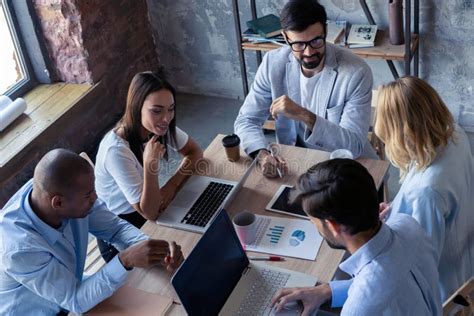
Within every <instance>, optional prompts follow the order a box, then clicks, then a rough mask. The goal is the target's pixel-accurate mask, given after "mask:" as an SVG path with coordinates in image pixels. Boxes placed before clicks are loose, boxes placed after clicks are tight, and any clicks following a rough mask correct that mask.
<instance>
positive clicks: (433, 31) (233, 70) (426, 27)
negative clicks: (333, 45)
mask: <svg viewBox="0 0 474 316" xmlns="http://www.w3.org/2000/svg"><path fill="white" fill-rule="evenodd" d="M367 2H368V4H369V7H370V9H371V11H372V13H373V16H374V18H375V20H376V22H377V24H378V25H379V27H381V28H386V27H387V6H386V3H388V0H370V1H367ZM412 2H413V1H412ZM284 3H286V1H285V0H260V1H257V11H258V14H259V15H263V14H268V13H275V14H279V12H280V10H281V8H282V7H283V5H284ZM321 3H322V4H323V5H324V6H325V7H326V9H327V12H328V16H329V18H332V19H345V20H347V21H350V22H352V23H356V22H360V23H366V21H367V20H366V18H365V16H364V14H363V11H362V10H361V8H360V5H359V1H358V0H321ZM239 4H240V9H241V15H240V16H241V21H242V24H243V25H245V21H247V20H249V19H250V8H249V0H244V1H243V0H240V1H239ZM148 6H149V10H150V19H151V23H152V27H153V33H154V36H155V39H156V41H157V50H158V54H159V56H160V61H161V62H162V64H163V65H164V66H165V67H166V69H168V70H169V71H170V72H171V73H172V80H173V82H174V83H175V84H176V85H177V86H178V89H179V90H181V91H186V92H192V93H199V94H207V95H221V96H227V97H233V98H236V97H240V98H241V97H242V85H241V79H240V67H239V61H238V54H237V46H236V38H235V31H234V24H233V23H234V21H233V16H232V2H231V0H161V1H153V0H148ZM420 17H421V18H420V21H421V34H422V39H421V50H420V52H421V54H420V76H421V77H422V78H424V79H426V80H428V81H429V82H430V83H431V84H432V85H433V86H434V87H435V88H436V89H437V90H438V91H439V92H440V94H441V95H442V97H443V98H444V99H445V101H446V103H447V104H448V105H449V107H450V109H451V111H452V112H453V114H454V116H455V118H456V119H457V120H458V121H459V122H460V123H461V124H462V125H463V126H464V127H465V128H466V129H468V130H470V131H471V132H474V101H472V100H473V96H474V91H473V86H474V59H472V53H471V52H472V51H473V49H474V35H473V31H474V1H472V0H429V1H423V0H422V1H420ZM246 56H247V58H246V59H247V61H248V64H249V67H248V70H249V71H248V73H249V79H250V82H251V80H252V78H253V76H254V74H255V71H256V62H255V57H254V54H252V53H249V52H247V53H246ZM369 64H370V65H371V67H372V70H373V72H374V77H375V84H376V85H378V84H380V83H383V82H386V81H389V80H392V76H391V73H390V71H389V69H388V67H387V65H386V63H385V62H384V61H369ZM397 67H398V68H399V70H400V71H401V72H402V69H403V68H402V65H401V64H397Z"/></svg>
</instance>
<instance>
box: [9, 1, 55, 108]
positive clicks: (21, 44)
mask: <svg viewBox="0 0 474 316" xmlns="http://www.w3.org/2000/svg"><path fill="white" fill-rule="evenodd" d="M3 5H4V11H5V14H6V15H7V17H6V18H7V19H8V20H10V22H11V24H12V25H11V27H13V30H11V31H12V32H13V36H14V40H15V41H16V43H17V44H18V48H17V49H18V50H19V51H18V52H17V54H18V55H20V56H21V57H20V58H21V59H22V61H21V62H22V64H23V67H24V69H25V72H26V74H25V77H26V78H24V79H22V80H21V81H19V82H17V83H16V84H15V85H14V86H12V87H11V88H10V89H8V90H7V91H6V92H5V93H4V94H5V95H7V96H9V97H10V98H11V99H15V98H17V97H20V96H22V95H24V94H26V93H27V92H28V91H30V90H31V89H33V88H34V87H35V86H37V85H38V84H40V83H45V84H47V83H51V82H52V81H51V78H50V69H51V64H50V61H49V58H45V57H46V56H48V54H47V51H46V47H45V45H44V42H43V36H42V33H41V27H40V26H39V23H38V20H37V15H36V12H35V10H34V7H33V4H32V2H31V1H28V0H3Z"/></svg>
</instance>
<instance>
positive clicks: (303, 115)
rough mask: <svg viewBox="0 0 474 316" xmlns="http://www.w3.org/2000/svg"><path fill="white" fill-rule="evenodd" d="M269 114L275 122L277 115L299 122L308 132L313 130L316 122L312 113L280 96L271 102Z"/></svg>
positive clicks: (284, 96) (286, 97)
mask: <svg viewBox="0 0 474 316" xmlns="http://www.w3.org/2000/svg"><path fill="white" fill-rule="evenodd" d="M270 113H271V115H272V117H273V119H275V120H276V119H277V118H278V115H280V114H281V115H284V116H286V117H287V118H289V119H292V120H297V121H301V122H303V123H305V124H306V126H307V127H308V129H310V130H312V129H313V127H314V123H315V122H316V115H315V114H314V113H312V112H311V111H308V110H307V109H305V108H303V107H302V106H300V105H298V104H296V103H295V102H294V101H293V100H291V99H290V98H289V97H288V96H286V95H282V96H281V97H279V98H277V99H275V100H274V101H273V102H272V105H271V106H270Z"/></svg>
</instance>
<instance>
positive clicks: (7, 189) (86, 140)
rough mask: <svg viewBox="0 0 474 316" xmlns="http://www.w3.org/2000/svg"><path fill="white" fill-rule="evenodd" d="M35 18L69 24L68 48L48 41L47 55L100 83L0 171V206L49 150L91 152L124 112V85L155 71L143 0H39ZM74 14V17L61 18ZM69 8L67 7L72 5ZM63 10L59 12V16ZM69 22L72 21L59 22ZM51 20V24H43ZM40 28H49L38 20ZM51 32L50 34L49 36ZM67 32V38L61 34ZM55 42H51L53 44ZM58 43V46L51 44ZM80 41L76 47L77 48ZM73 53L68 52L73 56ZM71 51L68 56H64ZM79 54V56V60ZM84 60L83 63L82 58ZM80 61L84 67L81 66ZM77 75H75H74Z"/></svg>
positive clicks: (57, 35) (29, 176)
mask: <svg viewBox="0 0 474 316" xmlns="http://www.w3.org/2000/svg"><path fill="white" fill-rule="evenodd" d="M40 2H41V3H42V4H43V5H44V6H43V7H41V8H40V14H39V16H40V19H42V18H43V17H45V16H46V17H52V16H54V17H55V19H58V20H56V21H58V25H72V24H74V25H75V26H74V29H75V31H74V32H73V33H74V36H73V37H72V38H70V39H69V40H70V41H74V43H69V44H67V45H70V47H74V48H71V49H69V48H67V49H66V47H64V49H61V48H60V46H61V45H62V44H60V43H62V41H59V40H58V41H48V43H49V44H50V45H49V46H50V47H49V51H50V52H52V51H54V52H56V53H57V56H58V58H57V59H55V60H56V65H57V67H58V68H61V66H60V65H61V64H60V63H59V62H57V61H58V60H61V58H62V57H60V56H61V54H63V53H64V55H65V56H64V58H68V56H75V57H72V58H70V60H75V61H76V62H78V64H77V65H75V66H74V67H77V68H74V67H72V68H71V72H74V71H73V69H77V70H79V69H81V70H84V71H86V72H87V73H88V75H87V78H89V79H87V81H89V80H90V81H92V82H94V83H97V82H100V83H99V85H98V86H97V87H96V88H95V89H94V90H93V91H92V92H91V93H89V94H88V95H86V96H85V97H84V98H82V99H81V100H80V101H79V102H78V104H76V106H75V107H74V108H73V109H72V110H70V111H68V112H67V113H66V114H65V115H63V116H62V117H61V118H59V119H58V120H57V121H56V122H54V123H53V124H52V125H51V126H50V127H49V128H48V129H47V130H46V131H44V132H43V133H42V134H41V135H40V136H39V137H37V138H36V139H35V140H34V141H33V142H32V143H31V144H29V145H28V146H27V147H26V148H24V149H23V150H22V151H21V153H20V154H19V155H18V156H17V157H16V159H12V161H11V162H9V163H8V164H7V165H5V166H4V167H2V168H0V187H1V192H0V206H2V205H3V204H4V203H5V202H6V201H7V200H8V198H9V197H10V196H11V195H12V194H13V193H14V192H15V191H16V190H18V188H19V187H20V186H21V185H22V184H23V183H25V182H26V181H27V180H28V179H29V178H31V176H32V174H33V168H34V166H35V165H36V163H37V162H38V160H39V159H40V158H41V157H42V156H43V155H44V154H45V153H46V152H47V151H49V150H50V149H53V148H56V147H64V148H69V149H71V150H74V151H76V152H80V151H86V152H88V153H89V154H90V153H92V152H93V151H94V150H95V149H96V146H97V144H98V141H100V139H101V138H102V136H103V134H104V133H105V132H106V131H107V130H108V129H110V127H111V126H112V125H113V124H115V122H117V120H118V119H119V118H120V116H121V115H122V113H123V110H124V108H125V98H126V94H127V89H128V85H129V83H130V80H131V78H132V77H133V75H134V74H135V73H136V72H139V71H144V70H150V69H151V70H153V69H157V68H158V59H157V56H156V49H155V45H154V41H153V37H152V34H151V28H150V25H149V20H148V9H147V6H146V2H145V0H101V1H87V0H41V1H40ZM64 6H66V7H67V10H66V11H67V12H76V13H75V14H65V13H64ZM71 6H72V7H71ZM61 12H62V13H61ZM69 19H72V20H74V21H63V20H69ZM48 21H51V20H48ZM42 25H43V26H44V25H48V23H45V21H43V23H42ZM43 30H44V33H45V36H46V37H50V38H51V37H56V38H62V37H63V36H65V37H67V35H68V34H70V33H69V31H70V29H67V28H66V30H65V29H64V28H63V27H62V26H61V27H58V28H57V30H56V31H55V30H54V25H52V24H51V25H48V27H46V28H44V29H43ZM50 32H53V33H54V32H55V33H57V34H55V35H54V36H52V35H51V33H50ZM62 32H66V34H63V35H61V34H62ZM53 42H54V43H53ZM55 43H56V44H59V45H55ZM78 43H80V44H81V45H77V46H76V44H78ZM73 51H74V52H76V53H75V54H73V53H72V52H73ZM69 53H71V54H69ZM81 56H82V57H81ZM83 58H84V59H83ZM83 61H84V63H85V64H84V63H83ZM74 73H76V74H78V72H74Z"/></svg>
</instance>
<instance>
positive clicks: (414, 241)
mask: <svg viewBox="0 0 474 316" xmlns="http://www.w3.org/2000/svg"><path fill="white" fill-rule="evenodd" d="M434 253H435V250H434V248H433V245H432V243H431V242H430V240H429V238H428V237H427V236H426V233H425V232H424V231H423V229H422V228H421V227H420V225H419V224H418V223H417V222H416V221H415V220H414V219H413V218H411V217H410V216H408V215H403V214H400V215H396V216H392V218H391V219H390V221H388V222H387V224H382V227H381V228H380V230H379V231H378V232H377V234H376V235H375V236H374V237H372V239H370V240H369V241H368V242H367V243H366V244H364V245H363V246H362V247H361V248H359V249H358V250H357V251H356V252H355V253H354V254H352V255H351V256H350V257H349V258H347V259H346V260H345V261H344V262H342V263H341V264H340V265H339V267H340V269H341V270H343V271H344V272H346V273H348V274H349V275H351V276H352V277H353V278H352V279H350V280H344V281H332V282H330V283H329V286H330V287H331V291H332V305H333V307H338V306H341V305H343V307H342V311H341V315H404V316H407V315H416V316H423V315H429V316H432V315H441V312H442V308H441V297H440V295H439V284H438V273H437V269H436V267H437V264H436V261H435V255H434Z"/></svg>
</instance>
